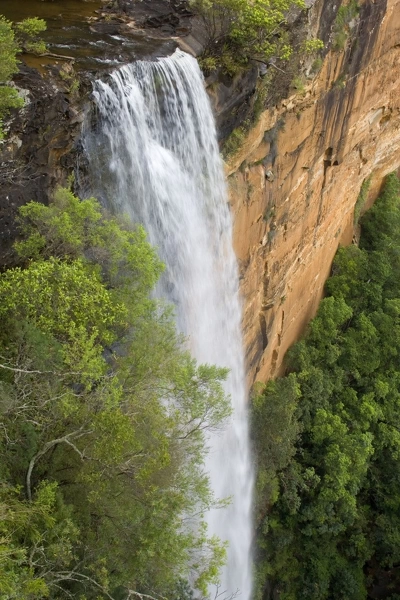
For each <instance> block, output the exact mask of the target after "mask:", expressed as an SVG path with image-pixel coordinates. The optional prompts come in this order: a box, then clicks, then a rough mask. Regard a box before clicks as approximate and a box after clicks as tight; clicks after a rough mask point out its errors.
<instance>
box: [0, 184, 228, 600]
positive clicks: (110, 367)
mask: <svg viewBox="0 0 400 600" xmlns="http://www.w3.org/2000/svg"><path fill="white" fill-rule="evenodd" d="M20 226H21V232H22V234H23V238H22V240H21V241H20V242H19V243H18V244H17V250H18V253H19V255H20V257H21V264H22V266H21V267H19V268H13V269H10V270H8V271H6V272H4V273H3V274H1V275H0V319H1V323H2V328H1V331H0V423H1V426H0V444H1V462H0V515H1V518H0V598H1V600H11V599H18V600H28V599H29V600H33V599H41V598H54V599H55V598H57V599H60V600H61V599H68V598H74V599H75V598H76V599H80V600H84V599H87V600H91V599H93V600H94V599H98V598H109V599H110V598H116V599H118V600H123V599H126V598H133V597H135V596H137V595H138V594H140V593H146V594H149V595H151V596H154V597H159V595H160V594H161V595H163V596H168V597H171V598H174V599H175V600H176V599H177V598H181V600H183V598H190V597H191V592H190V588H189V587H188V584H187V583H186V582H187V581H188V580H189V579H190V581H191V583H192V585H193V586H194V587H195V588H197V589H198V590H200V592H201V593H202V594H204V595H205V594H206V589H207V584H208V583H209V582H210V581H216V580H217V578H218V570H219V567H220V565H221V563H222V562H223V560H224V555H225V549H224V547H223V546H222V545H221V543H220V542H219V541H218V540H217V539H215V538H209V537H208V536H207V531H206V525H205V523H204V519H203V513H204V511H205V510H206V509H207V508H208V507H210V506H211V505H213V504H216V501H215V500H214V498H213V497H212V493H211V492H210V488H209V484H208V479H207V476H206V475H205V473H204V471H203V461H204V454H205V439H204V435H205V430H206V429H207V428H218V427H220V426H221V424H222V422H223V421H224V419H225V418H226V417H227V416H228V415H229V412H230V408H229V400H228V399H227V398H226V396H225V394H224V392H223V388H222V384H221V381H222V380H223V379H224V378H225V375H226V372H225V370H224V369H218V368H216V367H213V366H209V365H197V364H196V363H195V362H194V361H193V359H192V358H191V357H190V356H189V354H188V353H187V352H186V351H185V350H184V349H183V345H182V340H181V339H180V338H179V336H178V335H177V334H176V332H175V327H174V323H173V320H172V318H171V314H170V310H169V309H168V308H167V307H162V306H160V305H158V304H157V302H156V301H155V300H153V299H151V297H150V292H151V289H152V287H153V286H154V284H155V282H156V280H157V278H158V276H159V275H160V273H161V271H162V265H161V263H160V262H159V260H158V258H157V256H156V254H155V252H154V250H153V249H152V248H151V246H150V245H149V244H148V242H147V241H146V236H145V233H144V231H143V229H141V228H140V227H136V228H133V229H132V228H131V227H130V226H129V225H128V224H127V223H124V222H119V221H117V220H116V219H114V218H107V217H106V216H104V214H103V213H102V211H101V210H100V207H99V205H98V203H97V202H96V201H95V200H94V199H88V200H85V201H83V202H81V201H79V200H78V199H77V198H76V197H74V196H73V194H72V193H71V192H69V191H68V190H66V189H59V190H58V192H57V193H56V194H55V198H54V202H53V204H51V205H50V206H49V207H45V206H43V205H41V204H37V203H34V202H32V203H30V204H28V205H27V206H25V207H23V208H22V209H21V211H20Z"/></svg>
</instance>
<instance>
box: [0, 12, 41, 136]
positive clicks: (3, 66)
mask: <svg viewBox="0 0 400 600" xmlns="http://www.w3.org/2000/svg"><path fill="white" fill-rule="evenodd" d="M45 29H46V24H45V22H44V21H43V20H42V19H37V18H35V17H34V18H30V19H25V20H24V21H21V22H20V23H16V24H15V25H13V23H11V22H10V21H8V20H7V19H6V18H5V17H4V16H3V15H0V137H2V136H3V132H2V122H3V120H4V118H5V117H6V116H7V115H8V113H9V112H10V110H11V109H13V108H21V107H22V106H23V100H22V98H21V97H20V96H19V95H18V92H17V90H16V89H15V88H13V87H12V86H10V85H9V84H10V81H11V79H12V77H13V75H14V74H15V73H16V72H17V71H18V60H17V55H18V53H19V52H21V51H22V50H25V51H27V52H34V53H38V54H42V53H43V52H45V50H46V47H45V45H44V43H43V42H42V41H41V40H40V38H39V37H38V36H40V34H41V33H42V32H43V31H44V30H45Z"/></svg>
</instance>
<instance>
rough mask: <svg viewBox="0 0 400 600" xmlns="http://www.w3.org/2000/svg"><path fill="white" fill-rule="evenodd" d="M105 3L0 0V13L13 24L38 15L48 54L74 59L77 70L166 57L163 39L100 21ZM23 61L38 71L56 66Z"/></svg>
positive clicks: (30, 59) (97, 0)
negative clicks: (99, 17) (42, 26)
mask: <svg viewBox="0 0 400 600" xmlns="http://www.w3.org/2000/svg"><path fill="white" fill-rule="evenodd" d="M103 4H104V3H103V2H101V0H87V1H86V2H82V0H53V1H51V2H43V0H23V2H21V1H20V0H17V1H16V0H1V4H0V14H2V15H4V16H5V17H6V18H7V19H9V20H10V21H21V20H22V19H26V18H27V17H35V16H36V17H40V18H42V19H44V20H45V21H46V23H47V31H45V32H44V33H43V35H42V37H43V39H44V41H45V42H46V44H47V46H48V50H49V52H51V53H52V54H58V55H61V56H69V57H72V58H73V59H74V60H75V66H76V68H77V69H78V70H79V69H87V70H96V71H98V70H99V69H101V68H104V67H107V68H109V67H110V66H116V65H119V64H121V63H126V62H130V61H132V60H134V59H137V58H147V57H151V56H152V55H153V54H155V53H158V54H163V44H164V41H163V40H159V39H158V40H157V39H154V38H153V37H151V36H149V35H147V33H146V32H145V31H139V30H137V31H126V30H127V27H126V26H125V25H124V24H123V23H121V22H120V21H119V20H113V19H112V18H111V17H110V19H109V20H102V21H99V20H98V19H97V17H98V12H99V9H101V7H102V6H103ZM121 29H125V31H124V32H121ZM168 50H169V51H173V48H168ZM22 58H23V60H24V62H26V64H28V66H33V67H37V68H40V66H44V65H45V64H49V63H54V58H51V59H49V57H45V56H40V57H36V56H31V55H26V56H24V55H23V56H22Z"/></svg>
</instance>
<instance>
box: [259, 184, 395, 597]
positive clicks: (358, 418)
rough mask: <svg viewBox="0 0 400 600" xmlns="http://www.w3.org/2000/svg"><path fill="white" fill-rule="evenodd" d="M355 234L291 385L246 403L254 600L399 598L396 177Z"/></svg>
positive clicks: (270, 387)
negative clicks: (254, 472) (275, 596)
mask: <svg viewBox="0 0 400 600" xmlns="http://www.w3.org/2000/svg"><path fill="white" fill-rule="evenodd" d="M361 227H362V234H361V240H360V247H357V246H354V245H353V246H350V247H347V248H342V249H340V250H339V251H338V254H337V256H336V259H335V261H334V264H333V269H332V276H331V277H330V279H329V280H328V282H327V284H326V291H327V296H326V297H325V298H324V299H323V300H322V302H321V305H320V308H319V310H318V313H317V316H316V317H315V319H314V320H313V321H312V322H311V324H310V326H309V329H308V333H307V335H306V336H305V338H304V339H303V340H302V341H300V342H298V343H297V344H296V345H295V346H294V347H293V348H292V350H291V351H290V352H289V356H288V357H287V365H288V366H287V369H288V375H287V376H286V377H284V378H282V379H278V380H276V381H272V382H269V383H268V384H267V385H266V386H265V387H264V389H263V390H261V392H260V393H259V394H258V395H257V397H256V398H255V399H254V402H253V409H252V413H253V435H254V438H255V447H256V451H257V461H258V480H257V508H256V522H257V530H258V550H257V563H258V593H257V597H261V596H262V588H263V585H264V584H265V581H266V580H268V581H269V583H270V586H271V588H272V589H274V590H275V591H276V592H277V593H279V598H281V600H295V599H298V598H302V599H304V600H324V599H326V600H328V599H335V600H339V599H346V600H365V598H366V597H367V590H369V593H371V588H372V587H373V585H374V582H375V583H376V582H377V584H378V586H379V585H381V583H380V582H382V581H383V582H385V577H386V581H387V580H388V579H389V580H390V586H389V587H387V588H386V590H385V594H386V595H385V597H386V598H393V599H394V598H397V597H398V596H397V595H396V592H397V593H398V590H399V589H400V588H399V585H400V572H399V569H398V565H399V563H400V510H399V509H400V506H399V501H400V500H399V499H400V433H399V426H398V414H399V410H400V394H399V382H400V358H399V357H400V182H399V180H398V179H397V177H396V176H395V175H391V176H389V177H388V178H387V181H386V186H385V189H384V191H383V193H382V195H381V197H380V198H379V200H378V201H377V202H376V204H375V205H374V206H373V208H372V209H371V210H370V211H368V212H367V213H366V214H365V215H364V217H362V219H361ZM383 587H385V585H383ZM390 594H393V595H390ZM265 597H269V596H268V595H267V596H265ZM373 597H374V596H373Z"/></svg>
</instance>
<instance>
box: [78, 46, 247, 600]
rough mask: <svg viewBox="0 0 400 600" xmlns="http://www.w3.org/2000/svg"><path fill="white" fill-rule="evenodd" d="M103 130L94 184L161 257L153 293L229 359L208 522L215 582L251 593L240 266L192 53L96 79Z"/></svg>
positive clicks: (214, 356) (205, 356)
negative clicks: (226, 408)
mask: <svg viewBox="0 0 400 600" xmlns="http://www.w3.org/2000/svg"><path fill="white" fill-rule="evenodd" d="M94 97H95V100H96V104H97V107H98V110H99V113H100V127H101V130H100V132H98V133H97V135H96V136H91V137H90V136H89V137H88V138H87V140H86V144H87V151H88V156H89V161H90V165H91V171H92V173H94V174H95V179H96V183H95V184H94V185H93V187H94V189H92V192H93V193H94V194H96V195H97V196H98V197H99V198H102V199H103V201H105V202H106V203H107V204H108V206H109V207H110V208H111V209H112V210H113V211H114V212H121V213H128V214H130V215H131V217H132V219H133V220H134V221H135V222H141V223H142V224H143V225H144V226H145V228H146V230H147V232H148V235H149V239H150V242H151V243H152V244H154V245H155V246H157V247H158V249H159V253H160V256H161V258H162V260H163V261H164V262H165V264H166V271H167V273H166V276H165V277H164V278H163V279H162V281H161V282H160V285H159V288H158V290H157V293H158V294H159V295H160V296H162V297H166V298H168V299H169V300H170V301H171V302H173V303H174V304H175V307H176V314H177V319H178V326H179V328H180V329H181V330H182V331H183V332H184V333H185V335H186V336H187V337H188V339H189V344H190V350H191V352H192V354H193V355H194V356H195V358H196V359H197V360H198V361H199V362H203V363H213V364H216V365H218V366H221V367H228V368H229V369H230V375H229V377H228V380H227V383H226V391H227V392H228V393H229V394H230V396H231V398H232V404H233V411H234V413H233V418H232V421H231V423H230V425H229V427H228V428H227V429H226V430H225V431H224V432H223V433H222V434H219V435H214V436H212V437H211V439H210V440H209V442H210V452H209V457H208V462H207V465H206V466H207V469H208V470H209V472H210V480H211V485H212V488H213V490H214V493H215V495H216V497H218V498H223V497H227V496H232V503H231V504H230V506H229V507H228V508H226V509H218V510H212V511H210V513H209V515H208V519H207V520H208V524H209V531H210V533H212V534H216V535H218V536H219V537H220V538H221V539H222V540H227V541H228V543H229V548H228V564H227V566H226V568H225V569H224V571H223V573H222V579H221V587H220V589H219V591H220V592H225V591H226V593H224V594H223V596H221V598H222V597H227V596H229V595H230V594H232V593H235V592H236V591H237V590H239V594H240V598H241V599H242V600H249V598H250V596H251V579H252V577H251V526H252V523H251V502H252V485H253V472H252V466H251V457H250V450H249V435H248V424H247V414H246V412H247V407H246V404H247V398H246V384H245V372H244V357H243V344H242V337H241V306H240V302H239V290H238V270H237V265H236V259H235V256H234V252H233V249H232V223H231V217H230V213H229V207H228V203H227V191H226V187H225V180H224V173H223V166H222V162H221V160H220V156H219V151H218V145H217V139H216V132H215V125H214V120H213V116H212V113H211V108H210V104H209V100H208V97H207V94H206V92H205V90H204V84H203V78H202V75H201V72H200V70H199V67H198V65H197V62H196V61H195V60H194V59H193V58H192V57H190V56H188V55H186V54H185V53H183V52H181V51H179V50H178V51H176V52H175V54H174V55H173V56H171V57H169V58H163V59H159V60H158V61H156V62H137V63H135V64H134V65H128V66H125V67H123V68H121V69H120V70H118V71H116V72H114V73H113V75H112V76H111V81H110V82H109V83H105V82H102V81H97V82H96V84H95V90H94Z"/></svg>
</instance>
